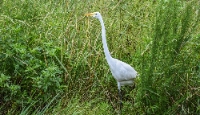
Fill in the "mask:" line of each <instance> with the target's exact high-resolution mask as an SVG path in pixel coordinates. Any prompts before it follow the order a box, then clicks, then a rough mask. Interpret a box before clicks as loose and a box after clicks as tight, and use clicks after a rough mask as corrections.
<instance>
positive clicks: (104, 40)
mask: <svg viewBox="0 0 200 115" xmlns="http://www.w3.org/2000/svg"><path fill="white" fill-rule="evenodd" d="M98 19H99V21H100V23H101V29H102V33H101V34H102V42H103V49H104V53H105V56H106V59H107V61H108V60H109V59H111V58H112V57H111V55H110V52H109V50H108V46H107V42H106V29H105V26H104V23H103V19H102V17H100V18H98Z"/></svg>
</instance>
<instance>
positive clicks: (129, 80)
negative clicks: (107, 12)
mask: <svg viewBox="0 0 200 115" xmlns="http://www.w3.org/2000/svg"><path fill="white" fill-rule="evenodd" d="M86 15H87V16H93V17H95V18H97V19H98V20H99V21H100V24H101V27H102V42H103V48H104V53H105V56H106V60H107V62H108V65H109V67H110V71H111V73H112V75H113V77H114V78H115V79H116V81H117V85H118V90H119V96H120V100H121V99H122V96H121V86H123V85H133V79H134V78H136V76H137V72H136V71H135V70H134V68H133V67H131V66H130V65H129V64H127V63H125V62H122V61H120V60H118V59H115V58H112V56H111V55H110V52H109V50H108V46H107V42H106V30H105V26H104V23H103V19H102V16H101V14H100V13H99V12H94V13H89V14H86ZM121 105H122V103H121V102H120V109H121Z"/></svg>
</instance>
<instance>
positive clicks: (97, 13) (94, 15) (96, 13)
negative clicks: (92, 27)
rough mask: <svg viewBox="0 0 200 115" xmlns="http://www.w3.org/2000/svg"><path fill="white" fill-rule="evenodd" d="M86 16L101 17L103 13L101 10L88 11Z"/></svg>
mask: <svg viewBox="0 0 200 115" xmlns="http://www.w3.org/2000/svg"><path fill="white" fill-rule="evenodd" d="M85 16H92V17H94V18H98V19H99V18H101V14H100V13H99V12H93V13H87V14H85Z"/></svg>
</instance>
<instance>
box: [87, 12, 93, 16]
mask: <svg viewBox="0 0 200 115" xmlns="http://www.w3.org/2000/svg"><path fill="white" fill-rule="evenodd" d="M94 14H95V13H87V14H85V16H94Z"/></svg>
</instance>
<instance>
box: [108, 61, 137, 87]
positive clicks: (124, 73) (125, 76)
mask: <svg viewBox="0 0 200 115" xmlns="http://www.w3.org/2000/svg"><path fill="white" fill-rule="evenodd" d="M111 61H112V63H109V62H108V65H109V67H110V70H111V73H112V75H113V77H114V78H115V79H116V81H117V82H118V89H120V87H121V86H124V85H133V80H134V78H136V75H137V72H136V71H135V70H134V69H133V68H132V67H131V66H130V65H129V64H127V63H125V62H122V61H120V60H118V59H115V58H112V59H111ZM116 68H117V69H116Z"/></svg>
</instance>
